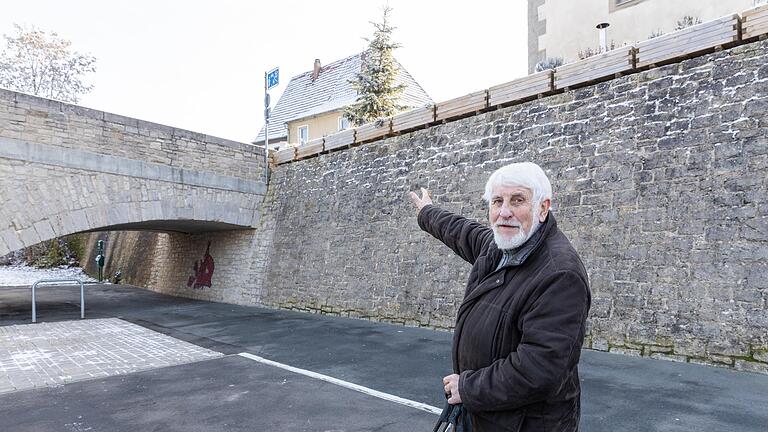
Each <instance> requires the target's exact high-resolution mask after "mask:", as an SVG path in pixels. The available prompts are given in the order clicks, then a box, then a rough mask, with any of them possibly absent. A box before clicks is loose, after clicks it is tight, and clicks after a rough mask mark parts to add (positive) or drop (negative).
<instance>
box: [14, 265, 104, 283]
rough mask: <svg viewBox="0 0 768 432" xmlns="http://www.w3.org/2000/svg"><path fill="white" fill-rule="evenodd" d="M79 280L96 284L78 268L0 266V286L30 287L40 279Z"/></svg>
mask: <svg viewBox="0 0 768 432" xmlns="http://www.w3.org/2000/svg"><path fill="white" fill-rule="evenodd" d="M72 278H74V279H80V280H81V281H83V282H96V279H94V278H92V277H90V276H88V275H87V274H85V273H84V272H83V269H81V268H80V267H66V266H61V267H54V268H48V269H41V268H36V267H32V266H27V265H12V266H0V286H24V285H32V284H33V283H35V282H36V281H38V280H40V279H72Z"/></svg>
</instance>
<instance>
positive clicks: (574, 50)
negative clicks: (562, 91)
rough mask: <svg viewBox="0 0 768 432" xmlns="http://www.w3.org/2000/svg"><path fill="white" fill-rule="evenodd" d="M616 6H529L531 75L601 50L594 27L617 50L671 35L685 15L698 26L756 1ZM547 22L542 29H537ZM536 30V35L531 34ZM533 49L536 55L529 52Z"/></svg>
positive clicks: (650, 1) (600, 2)
mask: <svg viewBox="0 0 768 432" xmlns="http://www.w3.org/2000/svg"><path fill="white" fill-rule="evenodd" d="M615 2H616V0H579V1H572V0H544V1H542V0H529V6H530V7H531V9H535V10H537V12H533V13H529V24H528V25H529V38H530V39H529V41H528V44H529V59H528V69H529V72H532V71H533V68H534V66H535V65H536V63H537V62H539V61H541V60H543V59H544V58H545V57H550V58H555V57H562V58H563V59H564V60H565V61H566V62H571V61H576V60H578V59H579V57H578V53H579V51H580V50H584V49H586V48H591V49H593V50H594V49H597V48H598V47H599V45H600V43H599V34H598V30H597V29H596V28H595V26H596V25H597V24H599V23H602V22H607V23H609V24H610V27H608V29H607V31H608V41H609V43H610V41H613V42H615V44H616V46H621V45H624V44H632V43H634V42H638V41H642V40H645V39H648V37H649V36H650V35H651V33H654V32H659V31H662V32H664V33H670V32H672V31H673V30H674V28H675V24H676V23H677V21H678V20H679V19H680V18H682V17H683V16H685V15H690V16H694V17H698V18H700V19H701V20H702V22H706V21H710V20H713V19H717V18H719V17H721V16H724V15H728V14H733V13H740V12H742V11H744V10H747V9H749V8H751V7H752V6H753V2H754V0H722V1H699V0H674V1H669V0H638V1H633V2H629V3H627V4H626V5H625V6H619V7H614V6H613V5H614V4H615ZM541 21H545V25H543V26H542V25H541ZM532 28H536V29H537V30H536V32H538V34H535V33H536V32H531V31H530V30H531V29H532ZM536 45H537V49H535V50H534V49H533V48H532V47H533V46H536Z"/></svg>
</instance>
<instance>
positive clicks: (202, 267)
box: [187, 242, 214, 288]
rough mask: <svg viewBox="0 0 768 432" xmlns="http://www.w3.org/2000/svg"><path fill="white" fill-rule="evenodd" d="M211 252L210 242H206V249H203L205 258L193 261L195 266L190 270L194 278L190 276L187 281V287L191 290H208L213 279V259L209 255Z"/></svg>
mask: <svg viewBox="0 0 768 432" xmlns="http://www.w3.org/2000/svg"><path fill="white" fill-rule="evenodd" d="M210 250H211V242H208V247H207V248H205V256H203V258H202V259H201V260H199V261H195V265H194V266H193V267H192V270H193V271H194V272H195V275H194V276H190V277H189V280H188V281H187V286H188V287H192V288H210V287H211V278H212V277H213V268H214V265H213V257H212V256H211V254H210V253H209V252H210Z"/></svg>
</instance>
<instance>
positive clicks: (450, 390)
mask: <svg viewBox="0 0 768 432" xmlns="http://www.w3.org/2000/svg"><path fill="white" fill-rule="evenodd" d="M443 390H445V394H446V395H448V394H449V395H451V397H450V398H448V403H449V404H451V405H456V404H460V403H461V395H460V394H459V375H457V374H452V375H448V376H447V377H445V378H443Z"/></svg>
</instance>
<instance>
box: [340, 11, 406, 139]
mask: <svg viewBox="0 0 768 432" xmlns="http://www.w3.org/2000/svg"><path fill="white" fill-rule="evenodd" d="M391 11H392V8H390V7H389V6H385V7H384V9H383V12H384V13H383V17H382V21H381V22H378V23H377V22H371V24H373V26H374V28H375V31H374V33H373V38H372V39H368V38H364V39H365V40H366V41H367V42H368V49H367V50H366V51H365V52H364V53H363V65H362V70H361V71H360V72H359V73H358V74H357V75H356V76H355V79H354V80H351V81H350V84H352V87H353V88H354V89H355V90H357V95H358V96H357V100H356V101H355V103H354V104H352V105H350V106H348V107H347V109H346V110H345V113H344V115H345V116H346V117H347V118H348V119H349V121H350V122H352V123H353V124H355V125H357V126H359V125H362V124H365V123H370V122H373V121H375V120H377V119H381V118H385V117H389V116H392V115H394V114H396V113H398V112H399V111H402V110H404V109H405V107H404V106H401V105H398V103H397V101H398V97H399V95H400V93H402V92H403V90H405V85H403V84H399V85H398V84H396V81H397V73H398V67H397V64H396V63H395V59H394V57H393V55H392V52H393V51H394V50H395V49H396V48H399V47H400V44H398V43H395V42H393V41H392V31H393V30H394V29H395V27H392V26H391V25H390V24H389V13H390V12H391Z"/></svg>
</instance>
